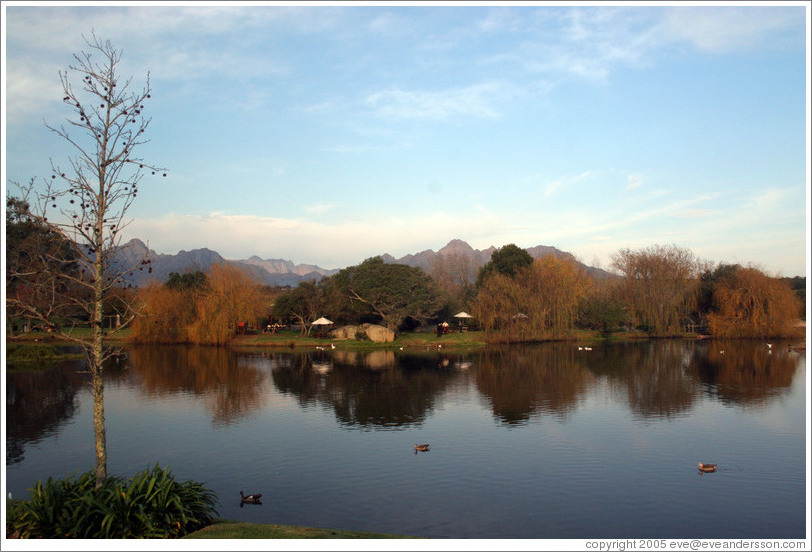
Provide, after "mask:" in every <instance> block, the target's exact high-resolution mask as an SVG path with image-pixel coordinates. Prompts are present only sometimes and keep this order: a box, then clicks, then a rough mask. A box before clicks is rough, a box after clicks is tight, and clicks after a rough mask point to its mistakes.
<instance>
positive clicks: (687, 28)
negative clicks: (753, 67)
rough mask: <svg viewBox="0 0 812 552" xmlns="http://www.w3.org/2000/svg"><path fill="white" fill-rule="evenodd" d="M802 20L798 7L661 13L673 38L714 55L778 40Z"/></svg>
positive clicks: (686, 9)
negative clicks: (663, 14)
mask: <svg viewBox="0 0 812 552" xmlns="http://www.w3.org/2000/svg"><path fill="white" fill-rule="evenodd" d="M804 20H805V12H804V8H803V7H801V6H797V7H777V8H776V7H772V6H738V7H726V6H725V7H720V6H703V7H673V8H669V9H668V10H666V16H665V24H666V29H667V31H668V33H669V34H670V35H671V36H672V37H673V38H674V39H678V40H685V41H687V42H689V43H691V44H693V45H694V46H695V47H696V48H698V49H700V50H704V51H707V52H712V53H717V54H719V53H727V52H732V51H737V50H743V49H753V48H756V47H759V48H760V47H763V46H765V45H770V44H771V43H774V42H776V41H778V42H779V43H780V42H781V41H782V36H781V35H782V34H783V33H785V31H787V30H789V29H792V28H796V29H803V25H804ZM800 37H801V38H802V35H800Z"/></svg>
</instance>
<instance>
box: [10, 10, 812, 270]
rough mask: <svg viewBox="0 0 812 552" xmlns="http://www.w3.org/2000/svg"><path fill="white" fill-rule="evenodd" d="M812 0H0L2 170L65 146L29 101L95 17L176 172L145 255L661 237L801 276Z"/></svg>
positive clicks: (42, 93) (586, 250) (711, 256)
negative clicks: (346, 1) (138, 90)
mask: <svg viewBox="0 0 812 552" xmlns="http://www.w3.org/2000/svg"><path fill="white" fill-rule="evenodd" d="M808 7H809V6H808V3H807V2H797V3H787V4H785V5H780V4H778V3H772V2H770V3H768V5H765V6H758V5H753V4H746V5H736V4H733V3H725V4H724V6H721V7H719V6H710V5H705V4H696V5H694V4H685V3H682V4H676V5H669V4H664V3H656V4H652V5H650V6H646V5H645V4H638V3H633V4H632V5H630V6H623V5H614V4H608V3H607V4H593V5H579V4H563V5H547V4H543V3H540V4H535V5H533V4H527V3H522V4H517V5H510V6H507V5H505V4H504V3H499V4H498V5H486V4H478V5H468V6H466V5H460V4H459V3H453V5H451V6H443V5H440V4H429V3H413V4H411V5H400V6H399V5H394V4H386V3H381V4H378V5H368V4H367V3H363V5H360V6H359V5H330V6H315V5H309V6H296V5H290V4H287V5H285V6H281V5H273V4H269V5H261V4H257V3H250V4H247V5H245V6H238V7H234V4H232V3H230V4H228V5H217V4H208V5H205V6H203V5H197V6H196V5H194V4H191V3H180V4H175V5H173V4H148V5H144V4H142V5H126V4H122V3H116V4H115V5H113V6H103V5H98V4H89V5H87V6H83V5H73V6H71V5H66V4H63V3H57V4H56V5H51V6H47V5H38V4H30V3H28V4H23V3H14V2H5V3H4V5H3V8H4V11H5V13H4V24H5V29H4V33H5V34H4V44H5V49H4V53H5V56H6V59H5V63H4V64H3V65H4V68H5V69H4V71H5V74H4V79H5V80H4V83H3V85H4V86H3V89H4V100H5V107H4V109H5V111H4V117H3V119H4V125H5V129H4V136H3V139H4V154H5V158H4V162H3V171H4V174H3V182H4V186H5V185H6V184H7V183H8V182H9V181H27V180H28V179H29V178H31V177H40V178H43V177H47V176H48V175H49V174H50V172H49V170H50V159H52V158H53V159H54V160H55V161H61V162H62V163H63V164H64V162H65V160H67V159H68V155H69V153H70V151H69V150H68V149H67V148H66V147H65V145H64V143H62V142H61V141H60V140H59V138H58V137H57V136H55V135H54V134H53V133H51V132H49V131H48V130H47V129H46V128H45V127H44V125H43V121H47V122H49V123H51V124H59V123H60V122H61V121H62V120H64V118H65V117H67V116H68V115H70V113H69V112H67V110H66V107H65V106H64V105H63V104H62V102H61V101H60V100H61V97H62V92H61V89H60V84H59V79H58V71H59V70H60V69H65V68H67V66H68V65H69V64H70V63H71V62H72V56H73V53H75V52H79V51H81V50H82V49H83V48H86V47H85V45H84V43H83V39H82V34H86V35H89V33H90V31H91V30H92V29H95V32H96V34H97V35H99V36H101V37H103V38H109V39H111V40H112V41H113V43H114V44H115V45H116V46H117V47H118V48H121V49H123V51H124V60H123V62H122V64H121V67H120V69H121V72H122V74H124V75H132V76H133V79H134V81H135V82H136V83H141V82H143V81H144V78H145V76H146V73H147V72H148V71H149V73H150V78H151V85H152V89H153V94H152V95H153V99H152V103H150V104H149V105H148V106H147V109H146V111H145V114H146V115H148V116H151V117H152V122H151V125H150V129H149V135H148V137H149V138H150V140H151V142H150V143H149V144H148V145H146V146H144V147H143V148H142V150H141V154H142V157H144V158H145V159H147V160H148V161H151V162H153V163H155V164H158V165H161V166H165V167H168V168H169V176H168V177H167V178H165V179H164V178H160V179H155V180H153V179H151V178H146V179H145V180H144V181H143V183H142V185H141V186H140V190H141V193H139V196H138V199H137V201H136V204H135V205H134V207H133V209H132V210H131V211H130V215H131V217H132V219H133V220H132V223H131V225H130V226H129V227H128V228H127V231H126V232H127V234H126V237H127V238H129V237H138V238H140V239H142V240H144V241H145V242H148V243H149V245H150V247H151V248H152V249H155V250H156V251H158V252H159V253H176V252H178V251H179V250H181V249H185V250H190V249H195V248H201V247H208V248H210V249H213V250H216V251H218V252H219V253H220V254H222V255H223V256H224V257H226V258H228V259H242V258H247V257H249V256H251V255H259V256H260V257H262V258H284V259H289V260H292V261H294V262H296V263H312V264H317V265H319V266H322V267H324V268H342V267H345V266H350V265H354V264H358V263H360V262H361V261H363V260H364V259H365V258H367V257H369V256H372V255H377V254H381V253H390V254H392V255H394V256H395V257H400V256H402V255H405V254H407V253H414V252H418V251H421V250H424V249H434V250H438V249H440V248H441V247H443V246H444V245H445V244H446V243H448V241H449V240H451V239H453V238H460V239H463V240H466V241H467V242H468V243H470V244H471V245H472V246H473V247H475V248H479V249H484V248H486V247H489V246H491V245H494V246H496V247H500V246H502V245H505V244H508V243H515V244H517V245H519V246H521V247H532V246H535V245H551V246H555V247H558V248H559V249H563V250H565V251H569V252H571V253H573V254H574V255H576V257H578V258H579V259H580V260H582V261H583V262H586V263H587V264H592V265H597V266H603V267H604V268H607V267H608V266H609V263H610V259H611V256H612V254H614V253H616V252H617V251H618V250H620V249H622V248H627V247H629V248H632V249H637V248H644V247H648V246H651V245H655V244H660V245H667V244H676V245H678V246H681V247H686V248H688V249H690V250H691V251H693V252H694V254H695V255H696V256H697V257H699V258H702V259H707V260H710V261H713V262H738V263H741V264H755V265H758V266H760V267H762V268H764V269H766V270H767V271H769V272H770V273H772V274H776V275H785V276H792V275H801V274H805V272H806V267H807V258H806V251H808V241H807V240H808V237H807V236H808V234H809V230H808V228H809V227H808V219H809V212H808V204H809V195H808V192H809V175H808V171H807V167H808V162H809V143H808V138H809V126H808V123H809V112H808V110H807V109H808V106H809V93H808V80H807V75H806V72H805V69H806V67H807V62H808V58H807V56H808V53H809V43H808V42H809V39H808V36H807V35H808V32H809V30H808V28H807V25H806V23H807V21H808V19H809V13H808V11H807V10H808ZM75 80H79V79H78V78H77V79H75Z"/></svg>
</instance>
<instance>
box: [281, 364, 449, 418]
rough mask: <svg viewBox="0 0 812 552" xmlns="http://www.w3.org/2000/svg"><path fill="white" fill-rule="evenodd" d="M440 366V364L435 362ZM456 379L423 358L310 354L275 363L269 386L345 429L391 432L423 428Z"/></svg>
mask: <svg viewBox="0 0 812 552" xmlns="http://www.w3.org/2000/svg"><path fill="white" fill-rule="evenodd" d="M439 364H440V366H442V364H443V362H442V361H440V362H439ZM456 376H457V374H456V373H455V372H453V371H448V370H443V369H441V368H438V367H436V366H435V365H434V362H432V361H431V360H429V361H428V362H427V360H426V358H424V357H400V358H399V357H396V356H395V354H394V352H391V351H376V352H375V353H370V354H362V353H348V352H344V351H341V352H334V353H326V352H325V353H310V354H307V355H298V356H295V357H294V360H293V362H279V359H277V362H275V367H274V370H273V382H274V385H275V386H276V388H277V389H278V390H279V391H280V392H282V393H285V394H289V395H293V396H294V397H296V399H297V400H298V401H299V403H300V404H302V405H313V404H317V405H320V406H322V407H325V408H329V409H330V410H332V411H333V412H334V413H335V416H336V419H337V420H338V422H339V423H340V424H341V425H342V426H344V427H347V428H358V429H375V428H378V429H393V428H401V429H403V428H405V427H408V426H413V425H416V424H419V423H421V422H422V421H423V420H425V419H426V417H427V416H428V414H429V413H430V412H431V410H432V408H433V405H434V403H435V401H436V400H437V398H438V397H439V396H440V395H442V394H443V393H444V391H445V390H446V388H447V387H448V384H449V381H450V380H452V379H453V378H455V377H456Z"/></svg>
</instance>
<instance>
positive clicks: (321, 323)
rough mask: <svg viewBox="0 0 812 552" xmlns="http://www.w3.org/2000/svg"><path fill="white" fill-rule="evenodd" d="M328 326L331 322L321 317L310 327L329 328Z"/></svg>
mask: <svg viewBox="0 0 812 552" xmlns="http://www.w3.org/2000/svg"><path fill="white" fill-rule="evenodd" d="M330 324H332V322H331V321H330V320H327V319H326V318H324V317H323V316H322V317H321V318H319V319H318V320H316V321H315V322H313V323H312V324H311V325H312V326H329V325H330Z"/></svg>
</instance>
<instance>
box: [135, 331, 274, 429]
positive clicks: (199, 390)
mask: <svg viewBox="0 0 812 552" xmlns="http://www.w3.org/2000/svg"><path fill="white" fill-rule="evenodd" d="M128 353H129V355H128V356H129V366H130V371H131V373H132V374H133V375H134V376H135V377H138V378H140V380H141V389H142V391H143V392H144V393H146V394H147V395H152V396H161V395H167V394H169V395H172V394H178V393H182V394H191V395H196V396H201V397H202V398H203V399H204V400H205V401H206V403H207V405H208V408H209V409H210V410H211V411H212V413H213V417H214V421H215V423H220V424H230V423H233V422H236V421H238V420H239V419H241V418H243V417H244V416H246V415H247V414H249V413H250V412H251V411H253V410H255V409H257V408H258V407H259V406H261V401H262V399H263V398H264V397H265V396H267V393H266V389H267V384H268V374H267V372H265V371H262V370H259V369H257V368H256V367H255V366H253V365H246V364H245V363H243V362H241V361H240V359H241V358H243V357H240V356H239V355H236V354H234V353H233V352H232V351H230V350H228V349H225V348H221V347H181V346H167V347H135V348H132V349H130V350H129V351H128Z"/></svg>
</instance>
